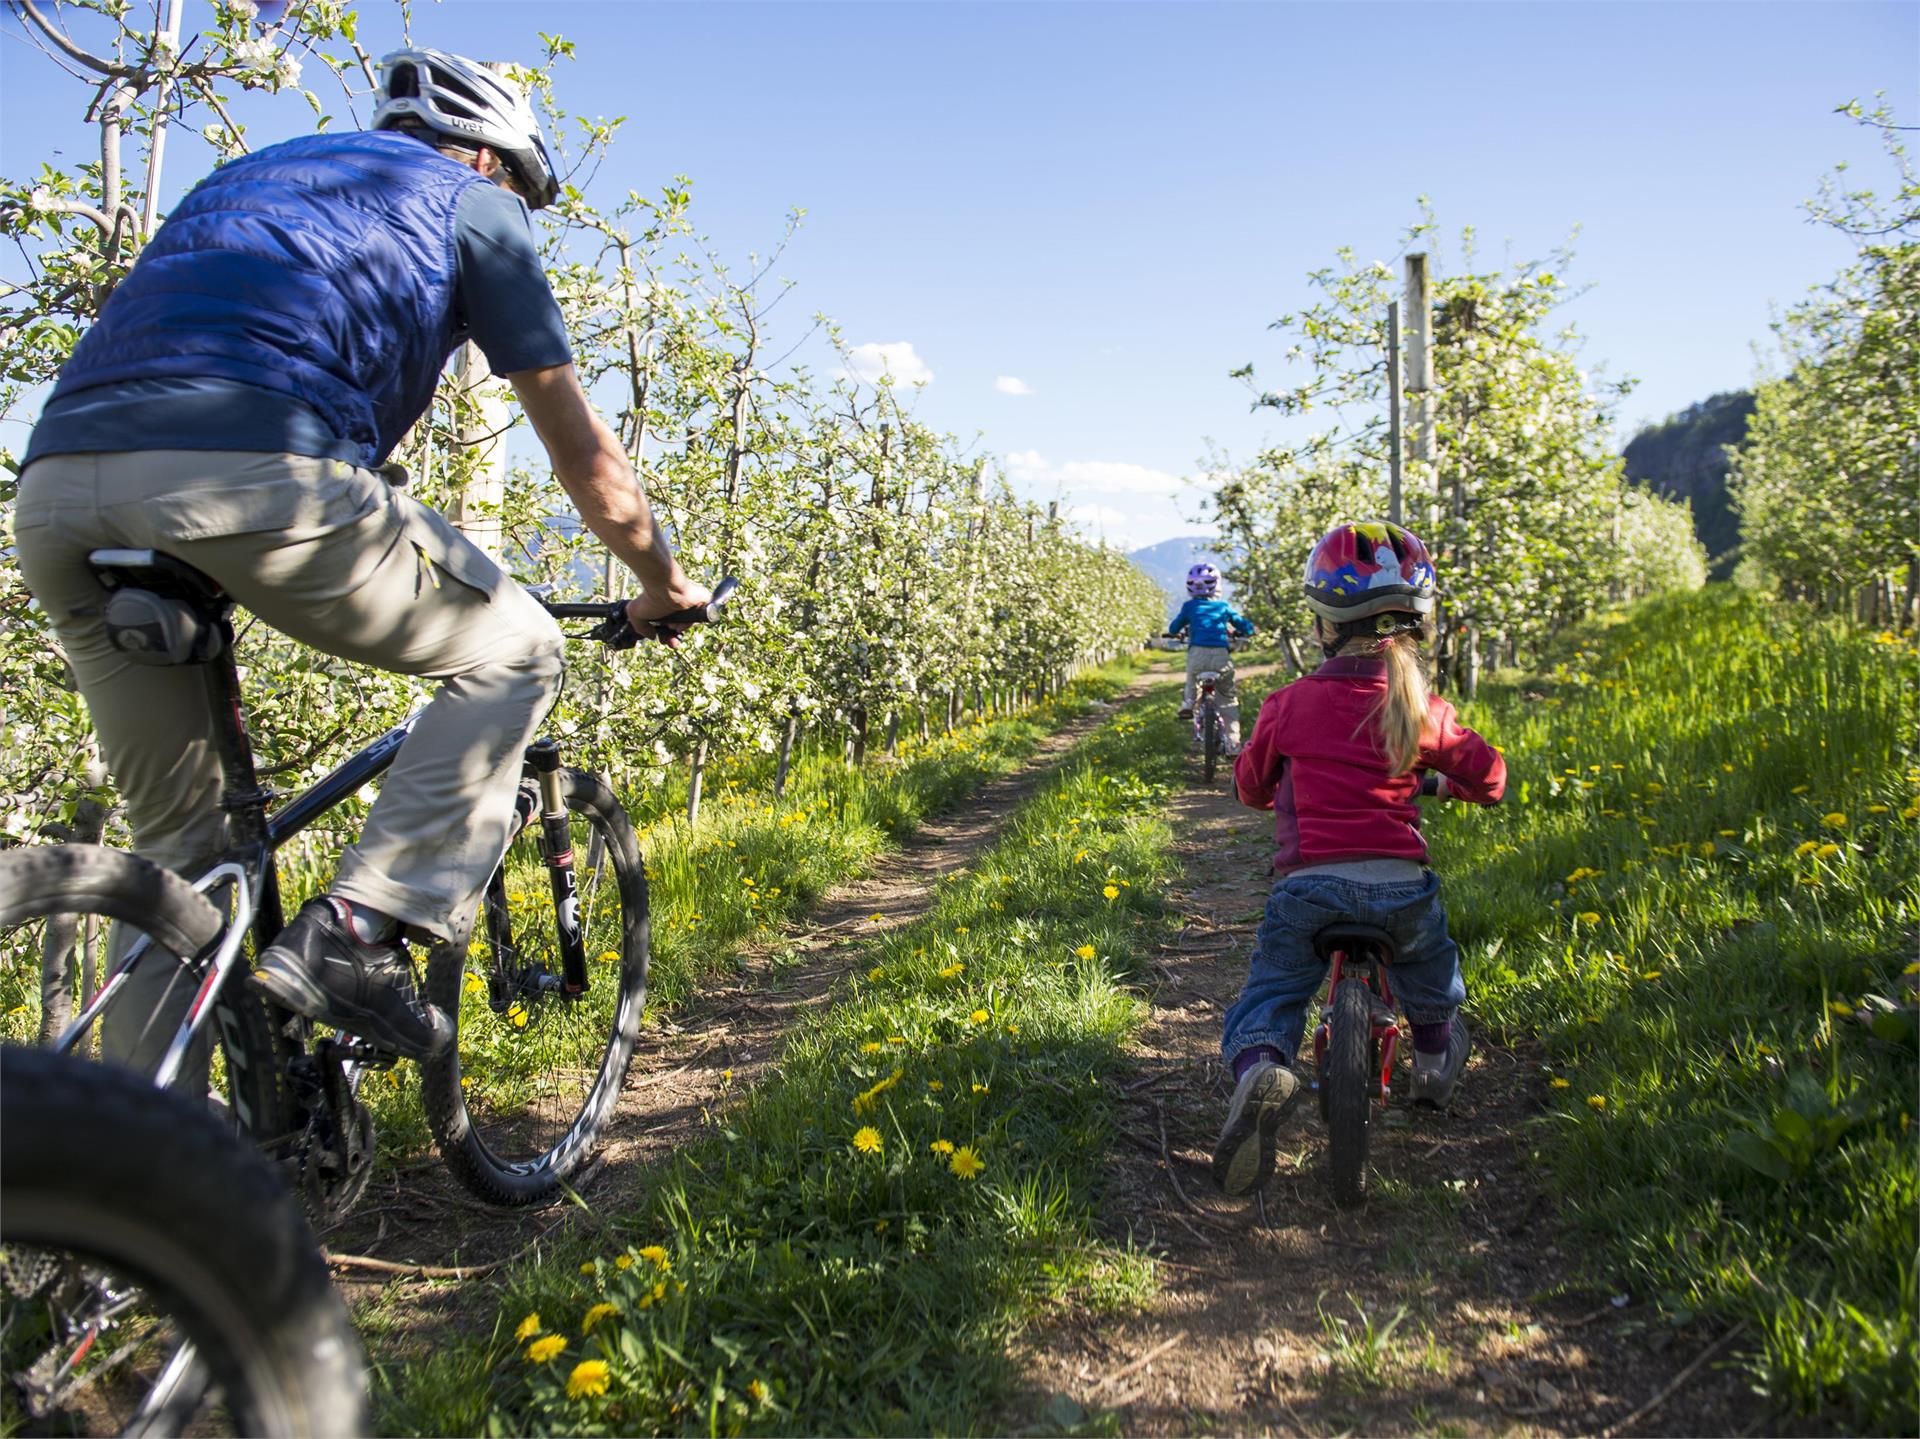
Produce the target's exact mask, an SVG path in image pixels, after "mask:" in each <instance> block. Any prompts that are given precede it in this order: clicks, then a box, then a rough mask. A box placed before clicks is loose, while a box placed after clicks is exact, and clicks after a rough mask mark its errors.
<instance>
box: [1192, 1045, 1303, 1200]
mask: <svg viewBox="0 0 1920 1439" xmlns="http://www.w3.org/2000/svg"><path fill="white" fill-rule="evenodd" d="M1299 1093H1300V1081H1299V1080H1298V1079H1296V1078H1294V1074H1293V1071H1292V1070H1291V1069H1288V1068H1287V1067H1286V1066H1285V1065H1283V1064H1275V1063H1274V1062H1273V1061H1272V1060H1270V1059H1262V1060H1260V1061H1258V1062H1257V1063H1256V1064H1255V1065H1254V1066H1253V1068H1251V1069H1249V1070H1248V1071H1247V1072H1246V1073H1245V1074H1243V1075H1241V1076H1240V1082H1239V1083H1238V1084H1236V1085H1235V1086H1234V1087H1233V1099H1232V1100H1231V1101H1230V1102H1229V1103H1228V1105H1227V1122H1226V1125H1225V1127H1223V1128H1222V1129H1221V1131H1220V1139H1219V1142H1218V1143H1216V1144H1215V1145H1214V1146H1213V1182H1214V1183H1215V1184H1217V1185H1219V1186H1220V1188H1221V1190H1222V1191H1223V1192H1224V1193H1227V1194H1233V1195H1240V1194H1251V1193H1252V1192H1253V1191H1254V1190H1256V1189H1258V1188H1260V1186H1261V1185H1263V1184H1265V1183H1266V1182H1267V1180H1268V1178H1269V1177H1270V1176H1271V1175H1272V1174H1273V1136H1274V1135H1275V1134H1277V1133H1279V1130H1280V1126H1281V1124H1282V1123H1283V1122H1284V1121H1285V1119H1286V1117H1287V1115H1288V1113H1289V1112H1290V1111H1291V1110H1292V1109H1293V1102H1294V1100H1295V1099H1297V1098H1298V1097H1299Z"/></svg>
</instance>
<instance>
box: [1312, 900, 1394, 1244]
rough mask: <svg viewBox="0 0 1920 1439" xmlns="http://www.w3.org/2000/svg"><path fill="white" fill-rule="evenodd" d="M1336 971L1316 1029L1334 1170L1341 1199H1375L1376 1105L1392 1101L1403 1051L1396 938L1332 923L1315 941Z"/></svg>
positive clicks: (1318, 1068)
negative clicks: (1371, 1153) (1395, 981)
mask: <svg viewBox="0 0 1920 1439" xmlns="http://www.w3.org/2000/svg"><path fill="white" fill-rule="evenodd" d="M1313 949H1314V953H1316V954H1317V955H1319V956H1320V959H1321V961H1322V962H1323V963H1326V964H1328V965H1329V966H1330V969H1331V973H1330V975H1329V976H1328V981H1327V995H1328V999H1327V1004H1326V1007H1325V1008H1324V1009H1323V1010H1322V1011H1321V1016H1320V1024H1319V1026H1318V1027H1317V1028H1316V1029H1315V1030H1314V1031H1313V1062H1314V1071H1315V1073H1316V1075H1317V1076H1318V1078H1317V1080H1316V1085H1315V1087H1316V1088H1317V1089H1318V1090H1319V1093H1320V1117H1321V1118H1322V1119H1323V1120H1325V1121H1326V1125H1327V1165H1328V1168H1329V1169H1330V1170H1331V1171H1332V1175H1333V1197H1334V1201H1335V1202H1336V1203H1338V1204H1341V1205H1344V1206H1349V1207H1351V1206H1353V1205H1356V1204H1361V1203H1364V1202H1365V1200H1366V1197H1367V1147H1368V1137H1369V1129H1370V1127H1371V1122H1372V1118H1373V1106H1374V1103H1375V1102H1376V1101H1378V1102H1379V1103H1381V1104H1385V1103H1386V1102H1387V1095H1388V1093H1389V1086H1390V1085H1391V1084H1392V1081H1393V1063H1394V1059H1395V1057H1396V1056H1397V1054H1398V1052H1399V1047H1400V1033H1401V1031H1400V1023H1399V1020H1398V1019H1397V1017H1396V1010H1395V1006H1394V998H1393V988H1392V986H1391V984H1389V983H1388V980H1387V968H1388V966H1390V965H1391V964H1392V963H1393V954H1394V950H1393V936H1392V935H1390V934H1388V933H1387V932H1386V931H1385V930H1384V929H1380V928H1377V927H1376V926H1374V925H1371V924H1355V923H1349V922H1341V923H1339V924H1330V925H1328V926H1327V927H1326V928H1325V929H1323V930H1321V931H1320V932H1319V933H1318V934H1316V935H1314V937H1313Z"/></svg>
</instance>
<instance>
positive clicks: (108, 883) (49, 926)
mask: <svg viewBox="0 0 1920 1439" xmlns="http://www.w3.org/2000/svg"><path fill="white" fill-rule="evenodd" d="M90 558H91V560H92V563H93V566H94V569H95V572H96V573H97V574H98V575H99V576H100V579H101V582H102V584H103V585H104V586H105V587H106V588H107V589H108V590H109V591H110V592H111V597H110V599H109V602H108V605H107V613H106V620H107V625H108V631H109V635H110V637H112V638H113V639H114V642H115V644H116V646H117V647H119V648H120V649H121V650H122V651H123V652H124V653H126V654H127V655H128V657H129V658H131V659H134V660H137V661H140V662H144V663H150V664H193V665H198V666H199V667H200V668H201V670H202V672H203V673H204V675H205V677H206V692H207V702H208V707H209V713H210V714H211V716H212V718H213V722H214V743H215V749H216V751H217V753H218V755H219V759H220V765H221V770H222V773H223V777H224V780H225V789H224V792H223V796H222V800H221V805H222V808H223V809H224V810H225V811H226V813H227V816H228V824H229V835H230V847H229V849H228V850H227V852H226V853H225V854H223V855H222V856H221V857H220V858H219V859H218V860H217V861H216V862H215V863H213V864H212V865H211V866H210V867H209V868H208V869H207V870H206V871H205V872H204V873H203V874H201V875H200V877H199V878H197V879H195V880H192V881H188V880H186V879H183V878H182V877H180V876H179V875H177V874H174V873H173V872H172V871H170V870H166V869H163V868H161V867H159V866H158V865H155V864H152V863H150V862H148V861H146V860H143V859H140V858H138V857H136V856H134V855H132V854H128V853H126V852H124V851H121V850H114V849H107V848H103V847H101V846H98V845H34V846H27V847H24V848H19V849H14V850H9V851H6V852H4V853H0V959H4V960H5V961H6V962H8V963H10V964H23V965H24V964H32V965H34V966H36V967H38V966H39V964H40V963H41V958H42V954H43V951H47V950H50V949H52V950H55V951H57V950H58V949H59V947H60V946H62V945H76V944H82V943H88V944H98V943H100V942H101V936H103V935H105V934H106V933H107V931H108V926H109V925H113V926H116V927H117V930H118V933H116V934H115V935H114V936H113V939H112V941H111V948H110V950H109V953H110V954H111V955H115V956H117V958H116V959H114V960H113V962H112V963H111V965H110V972H109V973H108V975H107V978H106V980H105V982H104V983H103V984H102V985H101V987H100V989H99V991H98V993H97V994H95V995H93V996H92V997H91V999H90V1001H89V1002H88V1003H87V1004H86V1006H85V1008H84V1010H83V1011H82V1012H81V1013H80V1015H79V1017H78V1018H76V1019H75V1020H74V1021H73V1022H72V1024H70V1025H69V1026H68V1028H67V1029H66V1031H65V1032H64V1033H63V1034H62V1035H61V1036H60V1037H59V1039H58V1041H57V1044H56V1047H57V1048H58V1049H59V1050H61V1051H72V1050H75V1049H76V1048H78V1047H79V1046H80V1044H81V1043H82V1041H83V1040H84V1039H85V1038H86V1036H87V1034H88V1032H89V1030H90V1029H91V1027H92V1026H93V1025H94V1023H95V1022H96V1021H97V1020H99V1019H100V1017H101V1016H102V1014H103V1013H105V1012H106V1011H107V1009H108V1008H109V1007H110V1006H111V1005H113V1004H114V1003H115V1001H116V1000H117V999H118V998H119V997H120V996H121V994H122V991H123V990H124V989H125V987H126V984H127V981H128V977H129V976H130V975H131V974H132V973H133V971H134V970H135V968H136V967H137V966H140V965H145V964H152V965H162V966H165V965H177V966H180V970H181V973H180V975H179V976H176V978H184V979H185V980H186V981H187V982H188V983H189V984H190V985H191V995H192V997H191V1000H190V1002H189V1003H188V1005H187V1008H186V1013H185V1016H184V1017H183V1018H182V1019H181V1021H180V1023H179V1027H178V1030H177V1032H176V1033H175V1034H174V1036H173V1038H172V1041H171V1043H170V1045H169V1047H168V1049H167V1051H166V1054H165V1057H164V1059H163V1060H162V1061H161V1063H160V1065H159V1068H158V1071H157V1073H155V1074H154V1075H153V1080H154V1082H155V1083H156V1084H158V1085H160V1086H162V1087H164V1086H167V1085H169V1084H171V1083H173V1082H174V1080H175V1079H176V1077H177V1076H178V1075H179V1074H180V1072H181V1069H182V1066H183V1065H184V1064H185V1062H186V1060H187V1056H188V1052H189V1050H190V1049H192V1048H193V1046H194V1045H195V1043H196V1041H201V1040H202V1036H203V1035H209V1034H210V1036H211V1039H212V1040H213V1041H214V1043H215V1044H216V1045H217V1050H218V1056H217V1064H216V1065H215V1069H214V1072H215V1075H216V1079H217V1083H218V1084H220V1085H223V1086H224V1092H223V1093H221V1094H219V1095H217V1098H219V1099H220V1100H221V1102H223V1103H224V1104H225V1105H226V1106H227V1109H228V1111H229V1113H230V1115H231V1118H232V1120H233V1122H234V1123H235V1124H236V1126H237V1127H238V1128H240V1129H241V1130H242V1131H244V1132H245V1133H246V1134H247V1135H249V1136H250V1137H251V1138H252V1139H253V1140H254V1142H255V1143H256V1144H258V1145H259V1146H260V1148H261V1149H262V1150H264V1151H265V1153H266V1154H267V1155H268V1157H269V1158H271V1159H273V1160H274V1161H276V1162H277V1163H278V1164H280V1165H281V1166H282V1168H283V1169H284V1171H285V1172H286V1173H287V1175H288V1178H289V1183H290V1186H291V1187H292V1188H293V1189H294V1190H295V1191H296V1192H297V1193H298V1194H299V1195H300V1197H301V1200H302V1202H303V1203H304V1204H305V1206H306V1208H307V1211H308V1213H309V1214H310V1215H311V1216H312V1217H313V1221H314V1223H315V1225H316V1226H317V1227H326V1226H328V1225H331V1224H334V1223H337V1222H338V1221H339V1220H341V1219H342V1218H344V1217H345V1216H346V1214H347V1213H348V1212H349V1211H350V1210H351V1209H352V1207H353V1205H354V1203H355V1202H356V1201H357V1200H358V1199H359V1197H360V1195H361V1193H362V1192H363V1191H364V1189H365V1188H366V1184H367V1181H368V1179H369V1177H370V1175H371V1171H372V1160H373V1153H374V1127H373V1117H372V1114H371V1113H370V1111H369V1109H368V1107H367V1105H366V1104H365V1103H364V1102H363V1099H362V1095H361V1089H362V1080H363V1079H364V1078H365V1076H366V1075H367V1073H368V1072H369V1071H370V1070H372V1069H376V1068H390V1067H391V1066H392V1065H393V1063H394V1062H395V1060H394V1057H393V1056H392V1055H391V1054H384V1053H382V1052H380V1051H379V1050H376V1049H373V1048H371V1047H370V1046H368V1045H366V1044H363V1043H361V1042H359V1041H358V1040H356V1039H355V1038H354V1037H353V1036H352V1035H349V1034H336V1035H326V1034H322V1033H318V1032H316V1030H315V1027H314V1025H313V1024H312V1023H311V1022H310V1021H308V1020H306V1019H304V1018H301V1017H299V1016H296V1015H293V1014H290V1013H287V1012H285V1011H283V1010H280V1009H279V1008H278V1007H276V1006H274V1005H272V1004H271V1003H269V1002H268V1001H267V999H266V998H265V996H264V995H262V994H261V993H260V992H259V989H258V986H256V985H253V984H250V983H247V982H246V980H247V976H248V973H249V968H250V966H249V962H248V960H247V957H246V954H245V950H246V948H247V945H248V941H249V940H250V941H251V943H252V948H253V951H254V953H256V954H257V953H259V952H260V951H261V950H264V949H265V948H266V947H267V945H269V944H270V943H272V941H273V939H274V937H275V936H276V935H277V934H278V933H279V931H280V929H281V927H282V925H283V923H284V913H283V906H282V902H281V891H280V878H279V873H278V870H277V868H276V865H275V860H274V856H275V853H276V851H278V850H279V849H280V848H281V847H282V846H283V845H285V844H286V843H287V842H288V841H289V840H291V839H292V838H293V837H294V836H296V835H298V834H300V833H301V832H302V831H303V830H305V829H307V828H308V827H309V826H311V825H312V824H313V823H314V822H315V821H316V820H318V819H319V818H320V817H321V816H322V815H324V814H326V813H327V812H328V811H329V810H332V809H333V808H334V807H336V806H337V805H339V804H341V803H342V802H343V801H345V800H347V799H348V798H350V797H351V796H353V795H354V794H356V793H358V792H359V790H360V789H361V788H362V787H363V786H364V785H366V784H368V783H369V782H371V781H373V780H375V779H377V778H378V777H379V776H380V775H381V774H383V773H385V771H386V770H387V769H388V768H389V767H390V766H391V765H392V763H393V759H394V756H395V754H396V753H397V752H398V750H399V748H400V745H401V743H402V741H404V740H405V739H406V737H407V735H408V733H409V732H410V731H411V729H412V728H413V725H414V723H415V720H416V719H417V718H418V716H417V714H416V715H414V716H409V717H408V718H407V719H404V720H402V721H401V722H400V723H399V724H398V725H395V726H394V727H393V728H392V729H390V730H388V731H387V732H386V733H385V734H383V735H381V736H380V737H379V738H378V739H376V740H374V741H373V742H372V743H371V744H369V745H367V746H366V747H365V748H363V749H362V750H360V751H359V752H358V753H357V754H355V755H353V756H352V757H351V758H349V759H347V760H346V761H345V762H344V763H342V764H341V765H340V766H339V767H338V768H336V769H335V770H334V771H333V772H332V773H331V774H328V775H327V776H326V777H325V778H323V779H321V780H320V781H319V782H318V783H317V784H315V785H314V786H313V787H312V788H311V789H309V790H307V791H306V792H305V793H303V794H300V795H298V796H295V797H293V798H291V799H287V800H286V801H285V802H284V803H281V804H278V805H277V806H275V805H274V802H275V801H276V800H277V799H279V798H280V797H279V796H276V795H274V794H272V793H270V792H269V791H268V790H266V789H264V788H262V786H261V784H260V777H259V775H258V772H257V770H256V768H255V765H254V759H253V750H252V746H251V744H250V742H249V740H248V737H247V732H246V727H245V721H244V719H243V717H242V711H241V704H240V699H241V696H240V678H239V671H238V669H237V667H236V664H235V660H234V653H233V647H234V630H233V623H232V610H233V601H232V600H231V599H230V598H229V597H228V596H227V595H226V594H225V592H224V591H223V590H222V589H221V588H220V586H219V585H218V584H217V583H215V582H214V581H213V580H212V579H210V578H209V577H208V576H206V575H204V574H201V573H200V572H199V571H198V570H195V569H194V568H192V567H191V566H189V565H186V564H184V563H182V562H180V561H179V560H176V559H174V558H172V557H171V556H168V555H164V554H160V553H158V552H156V551H153V550H116V549H107V550H96V551H94V552H93V554H92V555H91V557H90ZM735 588H736V586H735V582H734V581H732V580H725V581H722V583H721V584H720V585H719V586H718V588H717V589H716V590H715V593H714V598H713V601H712V602H711V603H710V604H708V605H706V606H704V607H701V608H700V609H697V610H689V611H684V612H682V613H680V614H676V615H671V616H668V617H667V618H666V619H664V620H662V621H660V624H661V625H662V626H666V627H671V628H675V629H678V628H683V627H685V626H687V625H691V624H695V623H701V622H708V621H712V620H715V619H717V618H719V616H720V613H721V611H722V609H723V608H724V606H725V605H726V604H727V602H728V600H729V599H730V598H731V596H732V594H733V592H734V590H735ZM541 603H542V604H543V605H545V606H546V608H547V610H548V611H549V612H550V613H552V614H553V615H554V616H556V617H557V618H561V619H592V620H595V621H597V623H596V624H595V626H594V627H593V628H592V629H591V630H589V631H587V632H586V633H585V634H582V635H576V636H574V638H580V639H591V640H596V641H599V642H601V643H603V644H606V645H608V646H609V647H611V648H616V649H620V648H628V647H631V646H632V645H633V644H635V643H637V642H638V641H639V640H640V639H641V638H643V636H641V635H639V634H637V633H636V632H635V631H634V629H633V628H632V626H631V625H629V624H628V622H627V619H626V613H625V605H624V602H622V601H594V602H591V603H582V604H553V603H549V602H548V601H546V600H545V599H544V598H542V599H541ZM512 833H513V838H512V840H511V841H510V843H509V845H508V848H507V851H506V854H505V856H504V858H503V859H502V861H501V863H500V866H499V868H498V869H497V870H495V872H494V874H493V875H492V877H491V878H490V879H489V881H488V883H487V886H486V889H485V891H484V894H483V899H482V905H481V915H480V918H479V922H478V923H476V925H475V926H474V931H475V932H474V934H473V937H472V939H471V941H470V943H468V944H467V945H465V946H464V947H458V946H454V945H445V944H443V945H436V946H434V947H433V948H432V949H431V950H430V952H429V954H428V957H427V964H426V985H425V990H426V995H427V998H428V999H429V1000H431V1001H432V1002H433V1003H434V1004H436V1005H438V1006H440V1007H441V1008H442V1009H443V1010H445V1011H446V1012H447V1013H448V1014H449V1015H451V1016H454V1017H455V1022H456V1026H457V1034H458V1038H457V1042H456V1043H455V1045H454V1046H453V1048H452V1049H451V1050H450V1051H449V1052H448V1053H447V1054H446V1055H444V1056H443V1057H441V1058H439V1059H436V1060H431V1061H428V1062H425V1063H423V1064H422V1065H421V1066H420V1071H421V1083H422V1090H423V1097H424V1100H425V1109H426V1117H427V1123H428V1127H429V1129H430V1130H431V1132H432V1134H433V1137H434V1140H435V1142H436V1144H437V1146H438V1148H439V1150H440V1153H441V1155H442V1157H443V1158H444V1160H445V1161H446V1163H447V1165H448V1167H449V1168H450V1169H452V1170H453V1172H454V1173H455V1174H456V1175H457V1176H458V1177H459V1178H460V1179H461V1180H462V1181H463V1182H464V1183H465V1184H466V1185H467V1186H468V1187H469V1188H470V1189H472V1190H473V1192H474V1193H475V1194H477V1195H478V1196H480V1197H481V1198H482V1199H484V1200H486V1201H488V1202H490V1203H494V1204H500V1205H520V1204H537V1203H543V1202H545V1201H548V1200H550V1199H553V1198H555V1197H557V1196H558V1195H559V1194H560V1193H561V1192H562V1189H563V1186H564V1185H565V1183H566V1181H567V1179H568V1178H569V1177H570V1176H571V1175H573V1174H574V1173H575V1172H576V1171H577V1170H578V1169H579V1167H580V1166H581V1164H582V1163H583V1162H584V1161H585V1160H586V1159H587V1157H588V1156H589V1154H590V1153H591V1152H592V1150H593V1147H594V1143H595V1141H596V1139H597V1138H598V1136H599V1134H600V1131H601V1128H602V1127H603V1126H604V1125H605V1123H606V1120H607V1117H608V1115H609V1113H610V1112H611V1111H612V1108H613V1104H614V1101H615V1099H616V1098H617V1097H618V1095H619V1092H620V1086H621V1084H622V1082H623V1080H624V1078H625V1075H626V1072H627V1066H628V1063H629V1061H630V1060H631V1058H632V1055H633V1048H634V1043H635V1040H636V1038H637V1036H638V1032H639V1026H640V1016H641V1009H642V1005H643V1002H644V999H645V995H646V982H647V956H648V924H647V919H648V900H647V877H646V871H645V868H644V866H643V864H642V862H641V857H640V849H639V845H638V842H637V841H636V839H635V837H634V833H633V827H632V824H631V823H630V822H629V820H628V818H627V815H626V812H625V810H624V809H622V807H621V805H620V803H619V801H618V800H617V799H616V798H615V797H614V794H613V792H612V790H610V789H609V788H608V787H607V785H606V784H605V783H603V782H602V781H601V780H600V779H598V778H597V777H596V776H594V775H591V774H588V773H585V772H583V771H581V770H577V769H572V768H569V767H568V766H567V765H566V764H565V763H564V762H563V760H562V757H561V751H560V746H559V745H558V743H557V742H555V741H553V740H551V739H541V740H537V741H535V742H534V743H533V744H532V745H530V746H529V747H528V749H527V751H526V759H525V772H524V778H523V780H522V782H521V785H520V789H519V792H518V795H517V799H516V808H515V819H514V824H513V826H512ZM54 958H55V960H56V961H57V960H58V954H57V953H56V954H55V955H54Z"/></svg>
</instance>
